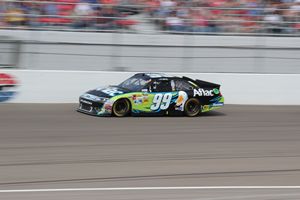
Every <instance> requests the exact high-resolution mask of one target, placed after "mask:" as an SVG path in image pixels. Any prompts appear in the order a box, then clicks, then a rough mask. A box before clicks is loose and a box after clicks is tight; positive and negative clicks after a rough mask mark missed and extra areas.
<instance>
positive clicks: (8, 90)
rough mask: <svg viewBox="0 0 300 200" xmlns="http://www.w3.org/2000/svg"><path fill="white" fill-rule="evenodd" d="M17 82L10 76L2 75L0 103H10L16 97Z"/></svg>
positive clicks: (0, 76)
mask: <svg viewBox="0 0 300 200" xmlns="http://www.w3.org/2000/svg"><path fill="white" fill-rule="evenodd" d="M16 86H17V81H16V80H15V78H14V77H13V76H11V75H9V74H4V73H0V102H4V101H8V100H9V99H11V98H12V97H14V96H15V94H16V91H15V87H16Z"/></svg>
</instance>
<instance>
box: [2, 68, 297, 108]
mask: <svg viewBox="0 0 300 200" xmlns="http://www.w3.org/2000/svg"><path fill="white" fill-rule="evenodd" d="M0 73H5V74H9V75H10V76H12V78H11V79H13V80H14V82H16V83H17V84H18V86H16V88H15V90H16V91H17V93H16V94H15V95H14V96H12V98H11V99H10V101H8V102H12V103H77V101H78V97H79V95H81V94H82V93H83V92H85V91H87V90H89V89H93V88H96V87H98V86H104V85H108V84H109V85H115V84H118V83H120V82H121V81H122V80H125V79H126V78H128V77H129V76H131V75H133V74H134V72H99V71H97V72H96V71H90V72H88V71H53V70H51V71H40V70H0ZM171 75H176V76H188V77H191V78H197V79H202V80H206V81H211V82H215V83H219V84H221V91H222V94H223V95H224V97H225V103H226V104H253V105H300V87H298V86H299V85H300V74H230V73H223V74H216V73H192V74H190V73H171ZM6 77H7V76H6ZM0 95H1V93H0Z"/></svg>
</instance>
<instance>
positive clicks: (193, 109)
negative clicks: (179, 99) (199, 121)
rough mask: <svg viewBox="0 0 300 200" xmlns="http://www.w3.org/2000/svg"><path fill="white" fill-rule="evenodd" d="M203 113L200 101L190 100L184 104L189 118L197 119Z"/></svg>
mask: <svg viewBox="0 0 300 200" xmlns="http://www.w3.org/2000/svg"><path fill="white" fill-rule="evenodd" d="M200 112H201V105H200V102H199V100H198V99H196V98H191V99H188V100H187V101H186V102H185V104H184V113H185V115H186V116H188V117H195V116H197V115H199V113H200Z"/></svg>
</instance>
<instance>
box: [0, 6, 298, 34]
mask: <svg viewBox="0 0 300 200" xmlns="http://www.w3.org/2000/svg"><path fill="white" fill-rule="evenodd" d="M132 15H135V16H136V17H135V18H134V20H133V19H132V18H131V17H130V16H132ZM299 19H300V0H38V1H36V0H1V1H0V28H21V29H39V28H41V29H43V28H47V27H56V28H57V27H58V28H60V29H91V30H115V29H120V28H121V29H124V28H126V29H130V28H131V27H132V26H133V25H136V24H138V23H152V24H155V27H157V30H163V31H172V32H192V33H218V32H221V33H273V34H277V33H281V34H294V33H299V30H300V20H299Z"/></svg>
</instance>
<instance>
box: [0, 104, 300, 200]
mask: <svg viewBox="0 0 300 200" xmlns="http://www.w3.org/2000/svg"><path fill="white" fill-rule="evenodd" d="M75 108H76V105H74V104H0V191H1V190H7V189H35V188H45V189H51V188H111V187H132V190H128V191H121V190H115V191H80V190H78V191H67V192H46V191H44V192H28V193H0V199H5V200H10V199H22V200H24V199H28V200H29V199H31V200H40V199H60V200H61V199H66V200H70V199H72V200H73V199H75V200H76V199H78V200H79V199H87V200H89V199H105V200H106V199H117V200H119V199H128V200H129V199H130V200H137V199H143V200H144V199H146V200H147V199H149V200H150V199H151V200H153V199H154V200H156V199H170V200H171V199H175V200H176V199H184V200H196V199H197V200H229V199H230V200H232V199H234V200H241V199H243V200H250V199H255V200H283V199H284V200H299V199H300V189H207V190H184V189H178V190H135V189H134V188H136V187H174V186H180V187H181V186H226V185H227V186H228V185H231V186H232V185H235V186H247V185H248V186H249V185H250V186H253V185H260V186H263V185H265V186H275V185H300V106H297V107H296V106H232V105H227V106H225V107H224V108H223V109H220V110H219V111H215V112H211V113H207V114H203V115H202V116H200V117H196V118H187V117H127V118H109V117H106V118H100V117H92V116H87V115H84V114H81V113H77V112H75V111H74V110H75Z"/></svg>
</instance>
